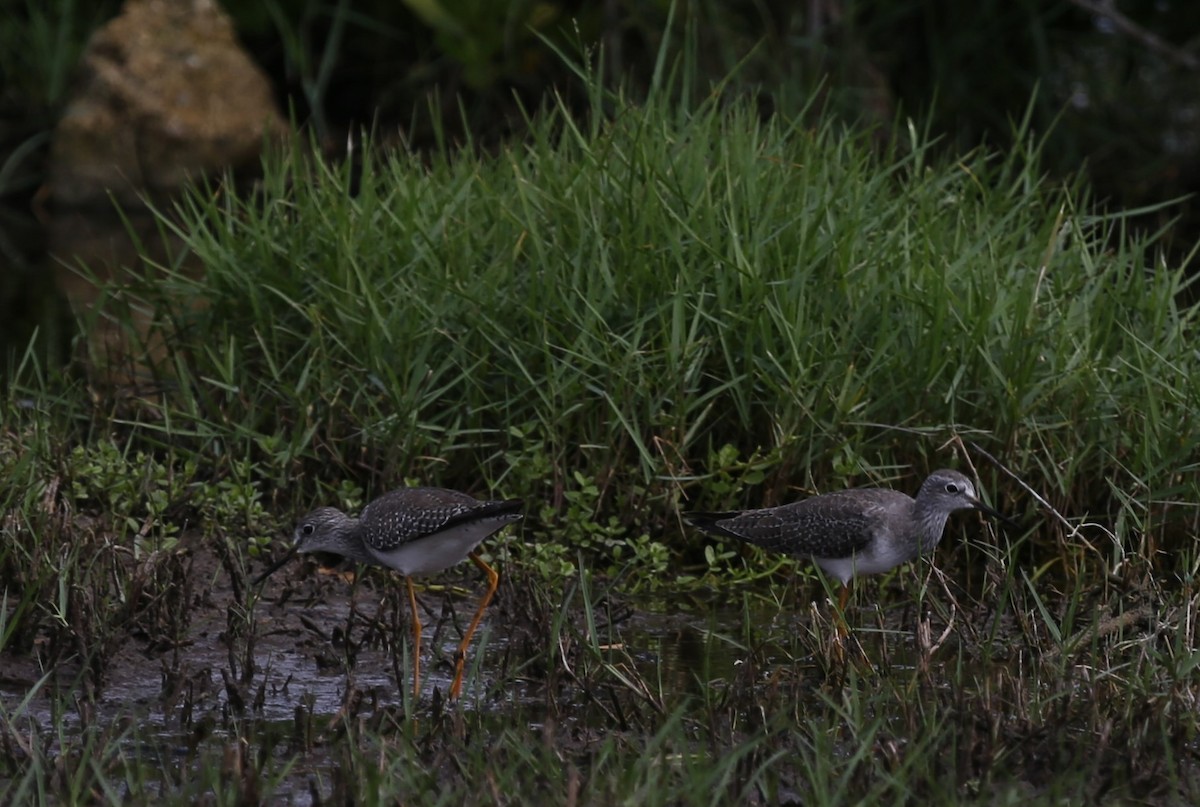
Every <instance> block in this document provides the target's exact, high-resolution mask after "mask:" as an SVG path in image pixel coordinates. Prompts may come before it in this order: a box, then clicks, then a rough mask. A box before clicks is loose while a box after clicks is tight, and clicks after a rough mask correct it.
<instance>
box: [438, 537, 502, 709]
mask: <svg viewBox="0 0 1200 807" xmlns="http://www.w3.org/2000/svg"><path fill="white" fill-rule="evenodd" d="M470 558H471V562H473V563H474V564H475V565H476V566H478V567H479V568H480V569H483V573H484V574H486V575H487V579H488V588H487V593H486V594H484V595H483V601H482V602H480V603H479V609H478V610H477V611H475V618H474V619H472V620H471V625H470V627H468V628H467V632H466V633H465V634H463V638H462V642H461V643H460V644H459V646H458V654H457V655H456V656H455V661H454V682H453V683H452V684H450V698H451V699H453V700H456V699H457V698H458V694H459V693H460V692H461V691H462V679H463V670H464V668H465V667H466V664H467V645H469V644H470V643H471V637H472V636H474V635H475V629H476V628H478V627H479V622H480V620H482V619H483V612H484V611H485V610H487V607H488V603H490V602H491V601H492V597H494V596H495V595H496V589H497V588H499V587H500V575H498V574H496V570H495V569H493V568H492V567H491V566H488V565H487V562H486V561H485V560H484V559H483V558H481V557H480V556H479V552H472V553H471V555H470Z"/></svg>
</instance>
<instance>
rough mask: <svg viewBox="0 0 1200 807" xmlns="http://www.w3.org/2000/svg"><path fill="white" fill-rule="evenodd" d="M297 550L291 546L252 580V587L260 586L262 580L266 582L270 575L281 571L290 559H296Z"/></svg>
mask: <svg viewBox="0 0 1200 807" xmlns="http://www.w3.org/2000/svg"><path fill="white" fill-rule="evenodd" d="M298 548H299V547H296V546H293V547H292V548H291V549H289V550H288V551H287V552H285V553H283V557H281V558H280V559H279V560H277V561H275V562H274V563H272V564H271V565H270V566H268V567H267V570H266V571H265V572H263V573H262V574H260V575H259V576H258V577H256V578H254V585H256V586H260V585H262V582H263V581H264V580H266V579H267V578H268V577H270V576H271V575H273V574H275V572H277V571H279V570H280V569H282V568H283V567H284V566H285V565H286V564H287V562H288V561H290V560H291V559H292V558H294V557H296V550H297V549H298Z"/></svg>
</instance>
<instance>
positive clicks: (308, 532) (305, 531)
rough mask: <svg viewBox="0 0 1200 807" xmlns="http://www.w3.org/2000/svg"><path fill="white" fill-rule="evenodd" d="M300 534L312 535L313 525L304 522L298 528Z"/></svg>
mask: <svg viewBox="0 0 1200 807" xmlns="http://www.w3.org/2000/svg"><path fill="white" fill-rule="evenodd" d="M300 534H301V535H312V534H313V525H312V524H305V525H304V526H303V527H301V528H300Z"/></svg>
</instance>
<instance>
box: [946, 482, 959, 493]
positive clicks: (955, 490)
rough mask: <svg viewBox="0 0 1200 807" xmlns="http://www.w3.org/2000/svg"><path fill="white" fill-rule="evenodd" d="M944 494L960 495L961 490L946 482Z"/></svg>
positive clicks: (952, 483)
mask: <svg viewBox="0 0 1200 807" xmlns="http://www.w3.org/2000/svg"><path fill="white" fill-rule="evenodd" d="M946 492H947V493H952V494H953V493H962V489H961V488H960V487H959V486H958V485H957V484H956V483H954V482H947V483H946Z"/></svg>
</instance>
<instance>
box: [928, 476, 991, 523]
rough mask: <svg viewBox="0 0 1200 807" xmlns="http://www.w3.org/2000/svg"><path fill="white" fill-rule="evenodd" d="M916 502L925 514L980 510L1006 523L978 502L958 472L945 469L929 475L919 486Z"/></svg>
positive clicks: (972, 488)
mask: <svg viewBox="0 0 1200 807" xmlns="http://www.w3.org/2000/svg"><path fill="white" fill-rule="evenodd" d="M917 502H918V504H919V506H920V507H921V509H923V510H925V511H926V512H931V513H932V512H942V513H946V514H947V515H949V514H950V513H953V512H956V511H958V510H982V511H983V512H985V513H987V514H988V515H990V516H995V517H996V518H998V519H1000V520H1002V521H1005V522H1007V521H1008V519H1007V518H1005V517H1004V516H1003V515H1001V514H1000V513H998V512H997V511H995V510H993V509H992V508H990V507H988V506H987V505H986V504H984V503H983V502H981V501H979V497H978V495H977V494H976V493H975V486H974V485H973V484H971V480H970V479H967V478H966V477H965V476H963V475H962V474H960V473H959V472H958V471H951V470H948V469H946V468H943V469H941V470H940V471H934V472H933V473H931V474H930V475H929V478H928V479H926V480H925V483H924V484H922V485H921V491H920V492H919V493H918V494H917Z"/></svg>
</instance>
